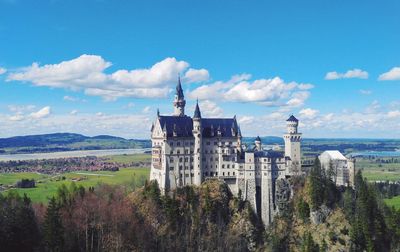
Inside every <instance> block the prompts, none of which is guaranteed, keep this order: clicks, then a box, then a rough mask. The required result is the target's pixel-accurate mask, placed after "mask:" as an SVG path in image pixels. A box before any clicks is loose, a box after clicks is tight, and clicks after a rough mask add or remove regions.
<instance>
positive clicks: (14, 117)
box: [9, 113, 25, 121]
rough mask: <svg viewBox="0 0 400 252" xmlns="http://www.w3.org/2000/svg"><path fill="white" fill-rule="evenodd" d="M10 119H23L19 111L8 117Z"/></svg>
mask: <svg viewBox="0 0 400 252" xmlns="http://www.w3.org/2000/svg"><path fill="white" fill-rule="evenodd" d="M9 119H10V121H22V120H24V119H25V117H24V115H23V114H21V113H16V114H15V115H13V116H10V117H9Z"/></svg>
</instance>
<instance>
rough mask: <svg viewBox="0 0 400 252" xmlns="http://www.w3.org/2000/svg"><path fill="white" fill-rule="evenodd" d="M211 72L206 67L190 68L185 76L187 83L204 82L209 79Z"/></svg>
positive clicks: (184, 79)
mask: <svg viewBox="0 0 400 252" xmlns="http://www.w3.org/2000/svg"><path fill="white" fill-rule="evenodd" d="M209 78H210V74H209V73H208V71H207V70H206V69H204V68H203V69H193V68H189V70H187V72H186V73H185V76H184V77H183V81H184V82H185V83H194V82H203V81H208V79H209Z"/></svg>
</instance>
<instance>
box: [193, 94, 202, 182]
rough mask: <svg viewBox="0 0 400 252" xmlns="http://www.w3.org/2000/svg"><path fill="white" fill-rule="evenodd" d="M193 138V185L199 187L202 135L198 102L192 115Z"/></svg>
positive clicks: (200, 179)
mask: <svg viewBox="0 0 400 252" xmlns="http://www.w3.org/2000/svg"><path fill="white" fill-rule="evenodd" d="M193 137H194V160H193V166H194V167H193V171H194V178H193V184H195V185H200V184H201V181H202V171H201V165H202V164H201V163H202V162H201V161H202V160H201V158H202V157H201V153H202V135H201V113H200V108H199V102H197V103H196V108H195V110H194V115H193Z"/></svg>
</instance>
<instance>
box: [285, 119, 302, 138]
mask: <svg viewBox="0 0 400 252" xmlns="http://www.w3.org/2000/svg"><path fill="white" fill-rule="evenodd" d="M298 126H299V120H297V118H296V117H294V115H291V116H290V117H289V119H287V120H286V128H287V132H288V133H289V134H297V127H298Z"/></svg>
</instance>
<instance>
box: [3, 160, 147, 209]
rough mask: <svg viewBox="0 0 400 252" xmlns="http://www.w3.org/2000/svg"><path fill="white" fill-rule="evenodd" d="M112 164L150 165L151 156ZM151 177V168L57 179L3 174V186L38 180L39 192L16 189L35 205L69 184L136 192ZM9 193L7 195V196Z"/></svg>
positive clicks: (64, 175) (80, 173)
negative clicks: (21, 181) (128, 189)
mask: <svg viewBox="0 0 400 252" xmlns="http://www.w3.org/2000/svg"><path fill="white" fill-rule="evenodd" d="M108 158H109V159H110V162H120V163H132V162H134V163H136V162H147V161H149V160H150V155H148V154H138V155H115V156H109V157H108ZM149 173H150V169H149V168H132V167H128V168H121V169H120V170H119V171H116V172H112V171H97V172H89V171H77V172H75V171H74V172H67V173H62V174H57V175H45V174H37V173H29V172H24V173H2V174H0V184H2V185H13V184H15V183H16V182H17V181H19V180H21V179H23V178H24V179H35V181H36V187H35V188H15V189H9V190H8V191H11V190H14V191H17V192H18V193H19V194H21V195H22V194H24V193H26V194H27V195H28V196H29V197H30V198H31V199H32V201H33V202H43V203H46V202H47V201H48V199H49V198H50V197H52V196H53V195H55V194H56V192H57V189H58V188H59V187H60V186H61V185H62V184H65V185H66V186H67V187H69V186H70V184H71V183H72V182H74V183H75V184H76V185H77V186H79V185H82V186H84V187H85V188H88V187H91V186H96V185H99V184H101V183H104V184H111V185H117V184H119V185H124V186H127V188H135V187H137V186H141V185H142V184H143V183H144V181H145V180H146V179H148V177H149ZM6 193H7V192H6Z"/></svg>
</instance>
